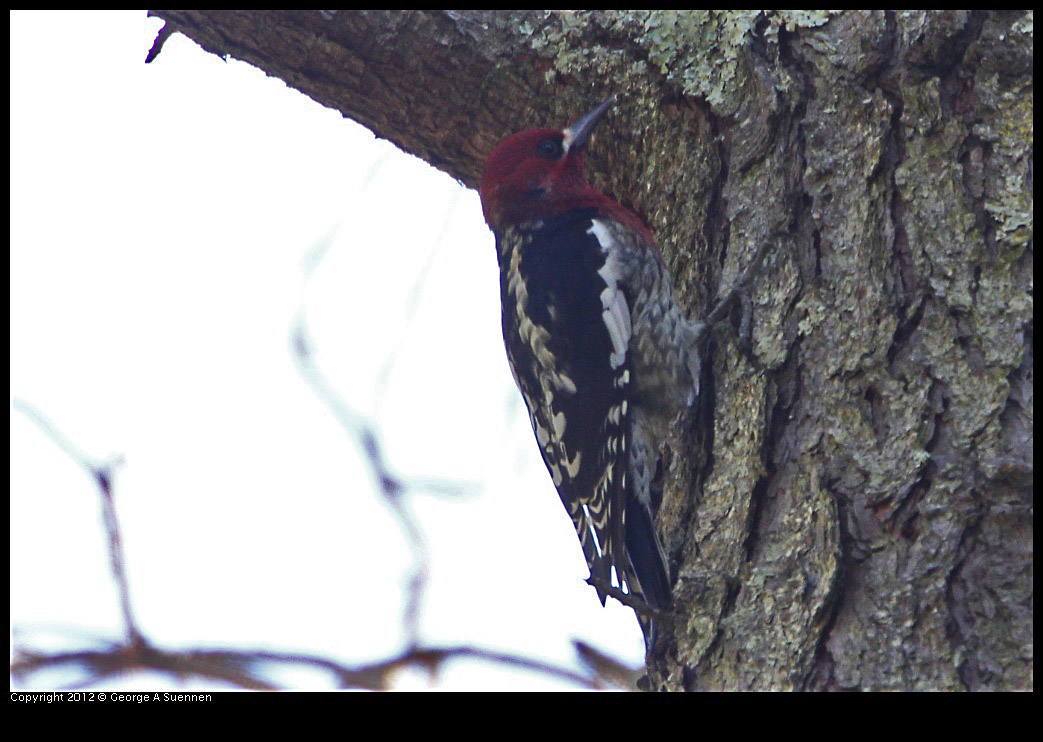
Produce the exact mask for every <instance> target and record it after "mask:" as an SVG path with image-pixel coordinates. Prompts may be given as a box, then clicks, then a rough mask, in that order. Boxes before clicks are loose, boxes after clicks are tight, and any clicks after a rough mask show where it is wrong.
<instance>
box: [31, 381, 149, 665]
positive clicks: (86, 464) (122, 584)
mask: <svg viewBox="0 0 1043 742" xmlns="http://www.w3.org/2000/svg"><path fill="white" fill-rule="evenodd" d="M12 406H13V407H14V408H15V409H16V410H18V411H19V412H21V413H22V414H23V415H25V416H26V417H28V418H29V419H30V420H32V421H33V423H35V424H36V426H37V427H38V428H39V429H40V430H41V431H43V433H44V435H46V436H47V437H48V438H50V439H51V441H53V442H54V444H55V445H57V446H58V448H60V449H61V450H62V451H64V452H65V453H66V454H67V455H68V456H69V458H71V459H72V460H73V461H75V462H76V463H77V464H79V465H80V467H81V468H83V469H84V471H86V472H87V474H88V475H89V476H90V478H91V479H92V480H93V482H94V484H95V486H96V487H97V488H98V493H99V495H100V496H101V513H102V522H103V523H104V524H105V533H106V535H107V536H108V538H109V567H110V568H111V569H112V577H113V579H114V580H115V581H116V590H117V592H118V593H119V600H120V611H121V612H122V614H123V628H124V631H125V632H126V635H127V642H128V644H130V645H131V646H138V645H143V644H144V643H145V639H144V637H143V636H142V635H141V631H140V630H139V629H138V625H137V622H136V621H135V620H134V612H133V611H132V610H131V606H130V587H129V585H128V584H127V573H126V570H125V569H124V564H125V562H126V559H125V557H124V554H123V538H122V536H121V535H120V527H119V519H118V518H117V517H116V504H115V502H114V500H113V496H112V480H113V477H114V476H115V470H116V466H117V465H118V464H119V463H120V459H118V458H116V459H113V460H111V461H109V462H108V463H104V464H102V463H98V462H95V461H91V459H90V458H88V457H87V455H86V454H85V453H83V451H81V450H80V449H79V448H78V447H77V446H76V445H74V444H73V443H72V441H70V440H69V439H68V438H67V437H66V436H65V435H63V434H62V433H61V431H59V430H58V428H57V427H55V426H54V425H53V424H52V423H51V422H50V421H49V420H48V419H47V418H45V417H44V416H43V415H41V414H40V413H39V412H38V411H37V410H36V409H35V408H34V407H32V406H31V405H29V404H27V403H26V402H23V401H21V400H19V399H15V400H13V401H12Z"/></svg>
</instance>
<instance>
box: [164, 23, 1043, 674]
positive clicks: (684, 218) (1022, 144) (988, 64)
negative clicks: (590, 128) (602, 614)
mask: <svg viewBox="0 0 1043 742" xmlns="http://www.w3.org/2000/svg"><path fill="white" fill-rule="evenodd" d="M153 14H154V15H158V16H160V17H162V18H163V19H165V20H166V21H167V27H166V29H165V32H166V31H168V30H169V31H179V32H182V33H184V34H186V35H188V36H189V37H191V38H192V39H194V40H195V41H196V42H197V43H199V44H200V45H202V46H203V47H204V48H205V49H207V50H209V51H211V52H213V53H216V54H222V55H230V56H233V57H236V58H238V59H242V60H245V61H247V62H250V63H251V64H254V65H256V66H258V67H260V68H261V69H262V70H265V71H266V72H267V73H268V74H270V75H274V76H277V77H279V78H281V79H283V80H284V81H286V82H287V83H288V84H289V85H291V86H293V87H295V88H298V89H299V90H301V91H303V92H304V93H306V94H307V95H309V96H311V97H312V98H314V99H315V100H316V101H318V102H320V103H322V104H324V105H327V106H331V107H333V108H336V109H338V110H340V111H341V112H343V113H344V115H346V116H349V117H351V118H353V119H355V120H357V121H359V122H361V123H363V124H365V125H366V126H368V127H369V128H371V129H372V130H373V131H374V132H376V133H377V134H378V135H380V136H382V137H386V138H388V139H390V140H391V141H393V142H395V143H396V144H398V145H399V146H400V147H402V148H403V149H405V150H406V151H409V152H411V153H413V154H415V155H418V156H420V157H422V158H424V159H425V160H427V161H428V162H430V163H432V164H434V165H435V166H437V167H439V168H441V169H443V170H445V171H446V172H448V173H450V174H451V175H453V176H454V177H456V178H458V179H460V180H461V181H463V182H464V183H466V184H467V185H470V186H475V185H477V182H478V177H479V174H480V171H481V165H482V162H483V160H484V158H485V156H486V155H487V154H488V153H489V152H490V151H491V150H492V148H493V146H494V145H495V144H496V143H497V141H498V140H499V139H500V138H501V137H503V136H504V135H506V134H508V133H511V132H513V131H516V130H518V129H521V128H527V127H532V126H534V125H541V126H542V125H564V123H566V122H569V121H571V120H573V119H574V118H575V117H576V115H577V114H579V113H581V112H583V111H586V110H587V109H588V108H589V107H590V106H591V104H593V103H595V102H597V101H599V100H601V99H602V98H603V97H604V96H605V95H607V94H608V93H609V92H610V91H615V92H617V93H619V94H620V98H621V103H620V105H618V106H617V110H616V112H615V113H613V114H612V115H611V116H610V117H609V118H608V119H607V120H606V121H605V122H604V124H603V125H602V126H601V127H600V129H599V132H598V134H597V139H598V141H597V142H596V143H595V146H594V148H593V154H592V156H591V158H590V160H591V161H590V164H589V166H588V168H589V169H590V170H591V174H592V179H593V180H594V182H595V183H596V185H598V186H599V187H601V188H603V189H605V190H607V191H608V192H609V193H612V194H613V195H615V196H616V197H617V198H619V199H620V200H622V201H623V202H624V203H627V204H628V205H630V206H631V207H633V208H634V209H635V210H636V211H637V212H638V213H640V214H641V215H642V216H643V217H644V218H645V219H646V220H647V221H648V223H649V224H650V225H651V226H652V227H653V229H654V230H655V231H656V233H657V237H658V240H659V243H660V245H661V247H662V249H663V252H664V254H665V256H666V259H667V261H668V263H669V264H670V266H671V268H672V271H673V274H674V277H675V283H676V286H677V288H678V290H679V291H680V294H681V296H682V299H683V301H684V302H685V303H686V306H687V307H688V308H689V309H690V311H691V312H692V313H693V314H698V313H700V312H702V311H705V309H706V307H707V306H709V305H710V304H711V303H712V300H713V297H714V296H716V295H717V294H718V293H719V292H720V291H721V289H722V288H723V287H727V286H728V285H729V283H730V281H731V280H733V279H734V277H735V276H736V275H737V274H738V272H739V271H741V270H742V269H743V268H744V267H745V266H746V264H747V263H748V261H749V260H750V257H751V256H752V255H753V253H754V251H755V250H756V249H757V247H758V245H759V244H761V243H763V242H764V241H765V240H767V239H769V237H770V236H771V235H772V234H773V233H774V232H776V231H778V230H783V231H785V232H786V233H788V234H789V235H790V236H789V237H788V238H782V239H778V240H776V244H775V246H774V248H773V249H772V252H771V253H770V254H769V256H768V258H767V260H766V264H765V266H764V269H763V272H762V273H761V275H760V277H759V279H758V280H757V282H756V283H755V287H754V290H753V294H752V299H753V324H752V350H751V352H749V353H744V352H743V351H742V349H741V348H740V344H739V343H738V342H737V340H736V336H737V335H736V333H735V332H719V333H717V336H716V340H715V343H714V345H713V347H712V349H711V350H712V352H713V357H712V362H711V363H709V364H706V367H707V371H706V379H704V388H706V389H708V394H707V395H705V400H704V402H703V409H702V412H703V413H704V414H703V415H701V416H696V417H695V419H693V420H691V421H689V422H688V425H687V427H686V429H684V430H683V431H680V432H679V434H678V438H677V440H675V441H673V442H672V443H671V449H672V451H673V455H672V456H671V457H670V459H671V461H672V463H671V466H670V468H669V471H668V472H667V474H666V476H665V487H664V497H663V503H662V507H661V510H660V515H659V525H660V528H661V531H662V533H663V534H664V536H665V542H666V544H667V547H668V551H669V553H670V556H671V559H672V561H673V566H674V569H675V573H676V574H677V576H678V581H677V587H676V604H677V619H676V622H675V626H674V628H673V634H672V636H671V637H669V640H668V641H666V642H663V643H662V644H661V645H660V646H658V647H657V648H656V650H655V652H653V653H652V656H650V657H649V680H650V683H651V686H652V687H653V688H663V689H863V690H872V689H973V690H979V689H982V690H983V689H995V690H1000V689H1027V688H1031V686H1032V597H1033V595H1032V495H1031V492H1032V59H1033V53H1032V13H1031V12H1023V11H994V12H985V11H959V10H952V11H937V12H931V11H871V12H868V11H841V12H829V13H827V12H818V11H769V12H754V11H736V12H727V13H713V12H709V11H691V12H657V11H643V12H636V13H635V12H615V11H613V12H589V13H560V12H542V11H517V12H513V11H510V12H509V11H499V12H480V11H457V12H453V11H427V12H403V13H395V12H388V11H368V12H361V11H314V12H311V11H297V12H274V11H272V12H214V11H208V12H187V11H153Z"/></svg>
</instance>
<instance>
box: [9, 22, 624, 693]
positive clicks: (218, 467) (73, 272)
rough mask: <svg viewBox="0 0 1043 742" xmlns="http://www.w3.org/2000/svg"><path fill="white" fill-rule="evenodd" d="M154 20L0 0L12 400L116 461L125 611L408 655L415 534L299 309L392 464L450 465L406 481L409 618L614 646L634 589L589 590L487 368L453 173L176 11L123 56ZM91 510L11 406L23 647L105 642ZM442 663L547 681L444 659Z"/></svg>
mask: <svg viewBox="0 0 1043 742" xmlns="http://www.w3.org/2000/svg"><path fill="white" fill-rule="evenodd" d="M161 25H162V22H161V21H159V20H157V19H146V18H145V14H144V12H143V11H141V12H106V13H99V12H92V13H86V12H80V13H69V12H62V13H57V12H53V13H48V12H16V13H12V15H11V111H12V113H11V395H12V398H13V399H18V400H21V401H23V402H25V403H28V404H30V405H32V406H33V407H35V408H36V409H37V410H39V411H40V412H41V413H42V414H43V415H45V416H46V417H47V418H48V419H49V420H50V421H51V422H53V423H54V425H55V426H57V427H58V428H59V429H60V430H61V431H62V432H63V433H64V434H65V435H66V436H68V437H69V438H70V439H71V440H72V441H73V442H74V443H75V444H76V445H77V446H79V447H80V448H81V449H82V450H83V451H85V452H86V453H87V454H88V455H89V456H91V457H92V458H94V459H97V460H102V461H104V460H108V459H110V458H112V457H120V458H122V460H123V461H124V463H123V465H122V466H121V467H120V469H119V473H118V476H117V479H116V497H117V507H118V509H119V515H120V518H121V523H122V527H123V536H124V541H125V547H126V552H127V559H128V562H129V564H128V568H129V575H130V581H131V590H132V596H133V601H134V609H135V612H136V614H137V617H138V621H139V623H140V626H141V628H142V630H143V631H144V633H145V635H146V636H147V637H148V638H150V639H151V640H152V641H153V642H154V643H156V644H157V645H160V646H163V647H170V648H174V647H185V648H189V647H198V646H234V647H241V648H261V649H269V650H274V651H303V652H309V653H315V654H320V655H323V656H327V657H330V658H332V659H335V660H339V661H343V662H348V663H351V662H359V661H364V660H370V659H376V658H380V657H382V656H386V655H389V654H391V653H394V652H396V651H399V650H400V649H401V648H402V641H403V632H402V628H401V620H400V618H401V611H402V601H403V598H404V595H405V580H406V579H407V578H408V576H409V573H410V552H409V549H408V546H407V545H406V542H405V541H404V539H403V537H402V535H401V534H400V532H399V530H398V528H397V526H396V524H395V521H394V519H393V518H392V517H391V516H390V514H389V513H388V511H387V510H386V508H385V507H384V505H383V504H382V502H381V500H380V496H379V495H378V494H377V493H376V490H375V488H374V487H373V486H372V483H371V481H370V479H369V474H368V470H367V469H366V467H365V466H364V464H363V462H362V459H361V458H360V456H359V453H358V451H357V448H356V446H355V444H354V442H353V441H352V440H351V439H350V438H349V437H347V436H346V435H345V434H344V432H343V431H342V430H341V428H339V427H338V425H337V423H336V422H335V420H334V418H333V417H332V415H331V414H330V413H329V411H328V410H326V409H325V408H324V407H323V406H322V405H321V404H320V403H319V401H318V400H317V398H316V397H315V396H314V394H313V393H312V391H311V389H310V388H309V387H308V385H307V384H306V383H305V382H304V381H303V379H302V378H301V377H300V375H299V374H298V373H297V370H296V367H295V366H294V363H293V360H292V357H291V354H290V350H289V348H290V343H289V335H290V328H291V326H292V323H293V321H294V317H295V315H296V313H297V312H298V310H299V309H300V307H302V306H303V307H304V308H305V312H306V316H307V320H308V323H309V328H310V332H311V337H312V341H313V345H314V347H315V349H316V351H317V359H318V361H319V363H320V364H321V367H322V370H323V372H324V374H325V375H326V377H327V379H329V380H330V381H331V382H332V383H334V384H335V385H336V387H337V389H338V390H339V392H340V394H341V395H342V397H343V398H344V399H345V400H346V401H347V402H348V403H349V404H350V405H352V406H353V407H354V408H355V409H356V410H358V411H360V412H361V413H363V414H365V415H367V416H371V417H373V418H374V419H375V420H376V421H377V424H378V426H379V430H380V433H381V436H382V442H383V444H384V446H385V452H386V454H387V455H388V457H389V459H390V462H391V464H392V466H393V467H394V470H395V471H396V472H397V473H398V474H400V475H402V476H403V477H406V478H409V477H428V478H430V477H436V478H441V479H445V480H450V481H454V482H469V483H473V484H474V488H473V493H472V494H470V495H467V496H463V497H456V498H447V497H444V496H443V497H439V496H433V495H430V494H426V493H424V492H423V491H419V490H417V491H414V492H413V493H412V494H411V495H410V502H411V504H412V506H413V510H414V512H415V513H416V514H417V519H418V522H419V524H420V526H421V528H422V529H423V530H424V532H425V534H426V538H427V540H428V544H429V548H430V553H431V562H430V570H431V581H430V585H429V588H428V593H427V596H428V597H427V600H426V602H425V604H424V607H423V614H422V622H421V627H422V631H421V633H422V638H423V639H424V641H425V642H428V643H431V644H471V645H475V646H479V647H484V648H488V649H492V650H497V651H509V652H516V653H520V654H524V655H527V656H533V657H536V658H540V659H545V660H548V661H552V662H556V663H561V664H565V665H571V666H573V667H578V665H575V658H574V654H573V651H572V648H571V640H572V639H573V638H580V639H583V640H585V641H588V642H590V643H592V644H594V645H595V646H598V647H600V648H602V649H603V650H605V651H607V652H609V653H610V654H613V655H615V656H617V657H619V658H620V659H623V660H625V661H627V662H630V663H631V664H634V665H637V664H639V663H640V662H641V661H642V657H643V645H642V641H641V634H640V631H639V629H638V626H637V622H636V620H635V619H634V616H633V612H631V611H630V610H628V609H625V608H623V607H621V606H619V605H618V604H614V603H613V602H612V601H609V607H608V608H602V607H601V605H600V603H599V602H598V601H597V597H596V595H595V593H594V590H593V589H592V588H590V587H588V586H586V585H585V584H584V583H583V579H584V578H585V577H586V576H587V574H586V567H585V565H584V563H583V559H582V555H581V553H580V549H579V545H578V542H577V540H576V536H575V533H574V532H573V530H572V526H571V523H570V522H569V520H568V517H567V516H566V515H565V511H564V509H563V508H562V507H561V504H560V502H559V500H558V498H557V495H556V493H555V492H554V489H553V486H552V484H551V482H550V479H549V477H548V476H547V472H546V469H545V468H544V466H543V464H542V462H541V461H540V459H539V454H538V451H537V448H536V445H535V442H534V441H533V437H532V430H531V428H530V427H529V422H528V419H527V417H526V415H525V414H524V410H523V407H522V403H521V398H520V396H519V395H518V393H517V391H516V390H515V388H514V383H513V380H512V379H511V376H510V372H509V371H508V368H507V363H506V358H505V355H504V351H503V345H502V340H501V338H500V329H499V313H500V310H499V297H498V291H499V288H498V276H497V268H496V259H495V254H494V249H493V239H492V235H491V233H490V232H489V231H488V229H487V227H486V226H485V224H484V222H483V220H482V215H481V209H480V205H479V201H478V196H477V194H476V193H475V192H474V191H471V190H468V189H465V188H463V187H462V186H460V185H459V184H458V183H456V182H455V181H453V180H452V179H451V178H450V177H449V176H448V175H446V174H444V173H442V172H440V171H437V170H435V169H433V168H431V167H430V166H428V165H427V164H426V163H424V162H422V161H420V160H418V159H416V158H414V157H412V156H409V155H406V154H403V153H402V152H401V151H399V150H397V149H396V148H395V147H394V146H393V145H391V144H390V143H388V142H386V141H382V140H377V139H376V138H375V137H374V136H373V134H372V133H370V132H369V131H368V130H366V129H364V128H362V127H361V126H359V125H357V124H355V123H354V122H351V121H349V120H346V119H344V118H343V117H342V116H341V114H340V113H338V112H336V111H333V110H330V109H327V108H323V107H322V106H320V105H319V104H318V103H316V102H314V101H312V100H311V99H309V98H307V97H305V96H304V95H302V94H300V93H298V92H297V91H295V90H292V89H289V88H287V86H286V85H285V84H284V83H283V82H282V81H280V80H277V79H275V78H268V77H266V76H265V75H264V73H262V72H260V71H259V70H257V69H255V68H253V67H250V66H248V65H246V64H244V63H241V62H238V61H228V62H224V61H222V60H221V59H220V58H218V57H216V56H213V55H210V54H206V53H205V52H203V51H202V50H201V49H200V48H199V47H197V46H196V45H195V44H194V43H193V42H191V41H189V40H188V39H186V38H185V37H183V36H180V35H175V36H173V37H172V38H171V39H169V40H168V41H167V43H166V45H165V47H164V48H163V52H162V53H161V54H160V56H159V58H158V59H157V60H156V61H155V62H154V63H152V64H150V65H148V66H146V65H145V64H143V61H144V57H145V53H146V52H147V50H148V48H149V47H150V46H151V44H152V41H153V39H154V37H155V35H156V33H157V32H158V30H159V28H160V27H161ZM532 123H533V124H534V125H535V124H541V125H542V124H548V123H549V124H553V123H554V122H532ZM559 123H562V124H564V123H567V122H559ZM324 246H325V247H328V251H327V252H326V254H325V257H324V259H323V260H322V262H321V263H320V264H319V266H318V268H317V269H316V271H315V272H314V274H313V275H312V278H311V280H310V281H306V280H305V278H306V271H305V266H306V265H307V264H308V257H309V256H314V255H315V254H316V251H317V249H320V248H322V247H324ZM417 286H419V288H418V289H415V288H414V287H417ZM411 297H415V298H411ZM411 301H415V309H414V310H413V311H411V310H410V306H411ZM389 359H393V360H394V363H393V366H392V368H393V371H392V372H391V374H390V376H388V377H387V383H386V385H385V386H383V387H382V383H381V381H380V379H381V378H382V369H384V368H385V366H387V364H388V362H389ZM381 388H383V392H382V393H378V392H379V390H380V389H381ZM99 515H100V508H99V501H98V497H97V494H96V491H95V489H94V487H93V484H92V483H91V481H90V480H89V479H88V477H87V476H86V475H85V473H84V472H83V470H82V469H81V468H79V467H78V466H77V465H76V464H75V463H73V462H72V461H71V460H70V459H69V458H68V457H67V456H66V455H65V454H64V453H62V452H61V451H60V450H59V449H57V448H56V447H55V445H54V444H53V443H52V442H51V441H50V440H48V439H47V438H46V437H45V436H44V435H43V434H42V433H41V432H40V431H39V430H38V429H37V428H36V427H35V426H34V425H33V424H32V423H31V422H30V421H29V420H28V419H27V418H26V417H25V416H24V415H22V414H21V413H20V412H18V411H14V410H13V411H12V415H11V621H12V627H13V631H14V632H16V634H17V636H18V638H19V640H20V641H21V642H24V644H25V645H27V646H29V647H36V648H45V649H71V648H80V647H83V646H85V645H91V642H92V641H93V639H94V638H95V637H100V638H102V639H111V638H118V637H120V636H121V622H120V617H119V611H118V604H117V600H116V595H115V590H114V587H113V583H112V580H111V578H110V575H109V571H108V561H107V555H106V550H105V543H104V541H105V538H104V533H103V530H102V526H101V521H100V517H99ZM279 680H280V681H281V682H284V683H287V684H289V685H291V686H293V687H299V688H313V687H323V680H324V679H323V678H316V677H314V676H310V675H301V676H299V677H298V676H280V677H279ZM69 682H72V678H71V677H68V676H61V677H59V676H56V675H48V676H43V675H41V676H38V677H37V678H36V680H35V682H34V683H33V685H32V686H31V687H35V688H45V687H50V686H51V685H52V684H58V685H60V684H67V683H69ZM98 687H104V688H109V689H111V688H133V689H156V688H159V689H163V688H168V687H171V681H170V680H168V679H166V678H164V677H160V676H153V675H144V674H142V675H135V676H128V677H124V678H122V679H120V680H118V681H109V682H107V683H106V684H105V685H104V686H98ZM178 687H188V688H206V687H212V688H219V687H220V686H218V685H214V684H205V683H201V682H192V683H189V684H187V685H184V686H178ZM401 687H402V688H425V687H428V680H427V678H426V677H424V676H420V675H417V676H415V677H414V676H409V677H403V678H402V679H401ZM437 687H438V688H441V689H486V690H491V689H521V688H526V689H528V688H533V689H537V688H539V689H548V688H557V687H560V688H566V687H569V686H566V685H565V684H561V683H556V682H554V681H548V680H546V679H545V678H542V677H537V676H534V675H532V674H530V673H523V672H518V671H512V670H505V669H503V668H498V667H495V666H491V665H489V664H487V663H476V662H454V663H451V664H450V665H448V666H447V667H446V671H445V672H444V673H443V674H442V675H441V676H440V677H439V679H438V682H437Z"/></svg>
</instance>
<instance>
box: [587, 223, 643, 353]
mask: <svg viewBox="0 0 1043 742" xmlns="http://www.w3.org/2000/svg"><path fill="white" fill-rule="evenodd" d="M587 234H592V235H594V238H595V239H596V240H597V241H598V243H599V244H600V245H601V252H603V253H604V254H605V264H604V265H603V266H601V270H599V271H598V275H600V276H601V278H602V280H603V281H604V282H605V288H604V290H602V292H601V307H602V309H601V319H602V320H603V321H604V322H605V327H607V328H608V336H609V338H610V339H611V340H612V355H611V356H610V358H609V363H610V364H611V366H612V368H613V369H617V368H619V367H620V366H621V365H623V361H624V360H626V354H627V351H628V350H629V349H630V335H631V332H632V328H631V326H630V307H629V306H628V305H627V298H626V296H624V295H623V292H622V291H621V290H620V288H619V282H620V280H621V279H622V278H623V266H622V264H621V263H620V260H619V250H618V249H616V244H615V242H616V241H615V239H614V238H613V237H612V233H611V232H610V231H609V230H608V228H607V227H606V226H605V224H604V222H601V221H598V220H597V219H594V220H593V221H592V222H591V226H590V229H588V230H587Z"/></svg>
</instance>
